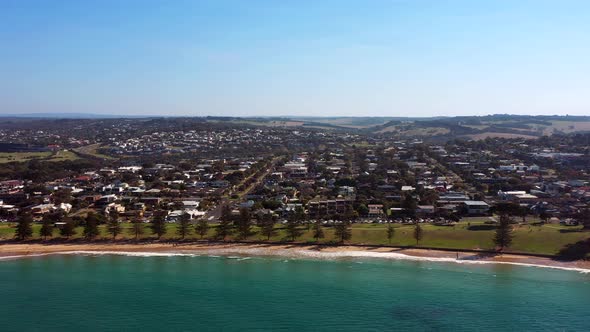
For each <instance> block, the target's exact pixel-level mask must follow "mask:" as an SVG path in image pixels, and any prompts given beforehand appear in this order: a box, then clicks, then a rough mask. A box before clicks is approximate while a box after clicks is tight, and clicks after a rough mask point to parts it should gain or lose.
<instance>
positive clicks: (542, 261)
mask: <svg viewBox="0 0 590 332" xmlns="http://www.w3.org/2000/svg"><path fill="white" fill-rule="evenodd" d="M50 254H121V255H135V256H150V255H159V256H172V255H200V254H208V255H245V256H283V257H304V258H305V257H307V258H316V259H338V258H347V257H359V258H360V257H366V258H371V257H373V258H382V259H400V260H419V261H436V262H454V263H467V264H469V263H472V264H493V263H499V264H516V265H525V266H539V267H549V268H559V269H568V270H577V271H580V272H588V273H590V261H572V262H569V261H558V260H554V259H551V258H545V257H536V256H526V255H513V254H486V253H474V252H461V251H457V252H453V251H441V250H428V249H414V248H411V249H406V248H392V247H362V246H346V245H343V246H315V245H299V244H244V243H237V244H234V243H187V244H183V243H164V242H162V243H58V244H56V243H51V244H43V243H31V244H17V243H15V244H3V245H0V259H1V260H5V259H18V258H25V257H34V256H41V255H50ZM457 257H458V259H457Z"/></svg>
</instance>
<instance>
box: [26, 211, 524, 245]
mask: <svg viewBox="0 0 590 332" xmlns="http://www.w3.org/2000/svg"><path fill="white" fill-rule="evenodd" d="M226 209H227V208H226V207H224V212H223V213H222V220H221V222H220V224H219V225H218V226H217V227H216V228H215V237H216V238H217V239H220V240H225V239H226V238H227V237H228V236H229V235H232V234H234V233H236V235H237V238H238V239H245V238H248V237H249V236H252V235H253V234H254V231H253V226H254V224H253V222H252V218H251V215H250V212H249V210H248V209H242V210H240V215H239V216H238V217H237V218H234V217H233V216H229V215H228V213H227V210H226ZM32 223H33V219H32V217H31V216H30V215H23V216H22V217H21V218H20V219H19V221H18V223H17V227H16V232H15V237H16V238H17V239H18V240H21V241H22V240H26V239H28V238H30V237H32V236H33V228H32ZM512 223H513V220H512V218H511V217H510V216H509V215H507V214H503V215H501V216H500V220H499V224H498V226H497V228H496V231H495V233H494V238H493V242H494V244H495V245H496V246H497V247H498V248H499V249H500V250H503V249H504V248H507V247H509V246H510V245H511V244H512V240H513V230H512ZM177 224H178V225H177V228H176V233H177V235H178V236H180V238H181V239H184V238H186V237H187V236H188V235H190V234H191V233H192V231H193V230H194V231H195V233H196V234H198V235H199V236H200V237H201V238H203V237H204V236H205V235H207V234H208V232H209V228H210V226H209V223H208V222H207V220H205V219H201V220H199V221H198V222H197V223H196V224H194V225H193V224H192V223H191V220H190V217H189V215H188V214H184V215H182V216H181V217H180V219H179V221H178V223H177ZM98 225H99V218H98V217H97V216H96V215H95V214H92V213H90V214H88V216H87V218H86V220H85V223H84V227H83V231H82V232H83V236H84V238H85V239H87V240H93V239H95V238H96V237H98V236H99V234H100V232H99V228H98ZM76 226H77V225H76V224H75V222H74V221H72V220H69V221H67V222H65V223H64V224H63V225H62V226H61V228H60V229H59V232H60V235H61V236H64V237H66V238H69V237H71V236H74V235H75V234H76V230H75V229H76ZM144 226H145V225H144V223H143V222H142V221H141V219H139V218H135V219H134V220H132V222H131V227H130V228H129V230H128V233H129V234H130V235H133V236H134V237H135V239H136V240H138V239H139V238H140V237H141V236H142V235H143V234H145V227H144ZM149 226H150V230H151V232H152V233H153V234H154V235H156V236H157V237H158V239H159V238H161V237H162V236H164V235H165V234H166V233H167V227H166V221H165V219H164V215H163V213H156V215H155V216H154V219H153V220H152V222H151V223H150V225H149ZM258 226H259V228H260V234H262V235H263V236H266V238H267V240H270V238H271V237H272V236H274V235H276V232H277V231H276V229H275V220H274V219H273V217H272V215H270V214H265V215H262V217H261V218H260V219H259V221H258ZM307 227H308V230H309V229H310V228H311V230H312V235H313V238H314V239H315V240H316V242H319V240H320V239H323V238H324V237H325V232H324V227H323V226H322V225H321V223H319V222H317V223H315V224H313V225H311V224H308V225H307ZM106 230H107V232H108V234H110V235H111V236H112V238H113V240H114V239H116V237H117V236H118V235H120V234H121V233H122V232H123V228H122V225H121V223H120V222H119V218H118V216H117V215H116V214H113V215H112V216H111V217H110V218H109V219H108V221H107V223H106ZM386 231H387V239H388V241H389V243H390V244H391V241H392V239H393V238H394V236H395V227H394V226H393V224H388V225H387V230H386ZM53 233H54V226H53V224H52V223H51V220H50V219H49V218H44V219H43V222H42V225H41V228H40V230H39V235H40V236H41V237H42V238H43V239H47V238H48V237H51V236H53ZM285 233H286V235H287V237H288V238H289V239H290V240H291V241H295V240H296V239H297V238H299V237H300V236H301V235H303V233H304V229H303V228H302V227H301V223H300V222H299V221H298V219H297V217H296V216H295V215H293V216H292V217H290V218H289V219H288V220H287V223H286V225H285ZM334 236H335V237H336V238H337V239H338V240H339V241H340V242H341V243H343V242H345V241H348V240H350V239H351V238H352V228H351V224H350V222H347V221H345V222H341V223H338V224H336V225H334ZM423 237H424V230H423V228H422V226H421V225H420V224H419V223H416V224H415V225H414V231H413V238H414V239H415V240H416V244H419V243H420V241H421V240H422V239H423Z"/></svg>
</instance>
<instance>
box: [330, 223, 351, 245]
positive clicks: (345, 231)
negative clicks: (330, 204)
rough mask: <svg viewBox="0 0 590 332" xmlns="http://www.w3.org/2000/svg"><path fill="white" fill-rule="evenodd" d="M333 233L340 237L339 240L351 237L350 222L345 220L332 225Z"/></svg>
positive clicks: (342, 240)
mask: <svg viewBox="0 0 590 332" xmlns="http://www.w3.org/2000/svg"><path fill="white" fill-rule="evenodd" d="M334 235H335V236H336V237H337V238H339V239H340V242H344V241H347V240H350V239H351V238H352V229H351V225H350V222H348V220H345V221H343V222H341V223H338V224H336V225H335V226H334Z"/></svg>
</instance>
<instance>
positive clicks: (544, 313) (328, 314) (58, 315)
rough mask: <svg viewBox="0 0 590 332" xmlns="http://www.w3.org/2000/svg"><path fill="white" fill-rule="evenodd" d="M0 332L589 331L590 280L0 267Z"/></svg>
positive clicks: (453, 272)
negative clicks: (141, 331) (126, 331)
mask: <svg viewBox="0 0 590 332" xmlns="http://www.w3.org/2000/svg"><path fill="white" fill-rule="evenodd" d="M0 282H1V284H2V286H0V317H1V318H2V323H1V324H2V325H0V326H1V328H0V329H1V330H2V331H107V330H110V331H120V330H139V329H141V330H143V331H156V330H159V331H162V330H167V331H205V330H211V331H221V330H224V331H243V330H251V331H257V330H283V331H335V330H338V331H474V330H480V331H481V330H486V331H490V330H498V331H507V330H511V331H563V330H565V331H587V330H589V329H590V314H589V308H590V275H588V274H582V273H578V272H573V271H560V270H551V269H543V268H534V267H521V266H509V265H483V266H480V265H476V266H472V265H459V264H449V263H431V262H412V261H386V260H378V259H365V260H361V259H346V260H337V261H325V260H303V259H301V260H298V259H285V258H262V257H260V258H259V257H253V258H251V259H246V260H240V259H236V258H226V257H127V256H110V255H105V256H73V255H65V256H47V257H37V258H26V259H19V260H8V261H0Z"/></svg>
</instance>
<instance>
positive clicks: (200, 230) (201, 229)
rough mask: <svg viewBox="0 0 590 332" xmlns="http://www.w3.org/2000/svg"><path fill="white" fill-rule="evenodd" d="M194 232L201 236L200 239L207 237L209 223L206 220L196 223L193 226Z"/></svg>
mask: <svg viewBox="0 0 590 332" xmlns="http://www.w3.org/2000/svg"><path fill="white" fill-rule="evenodd" d="M195 232H197V234H199V236H201V239H202V238H203V237H204V236H205V235H207V232H209V222H207V219H205V218H202V219H199V221H197V224H196V225H195Z"/></svg>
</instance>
